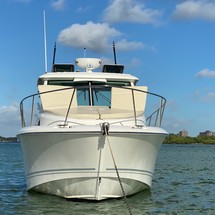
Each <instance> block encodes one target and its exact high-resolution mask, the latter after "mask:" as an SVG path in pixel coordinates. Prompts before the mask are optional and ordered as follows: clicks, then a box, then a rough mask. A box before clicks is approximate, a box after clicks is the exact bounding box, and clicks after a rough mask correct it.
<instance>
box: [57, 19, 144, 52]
mask: <svg viewBox="0 0 215 215" xmlns="http://www.w3.org/2000/svg"><path fill="white" fill-rule="evenodd" d="M121 35H122V33H121V32H119V31H118V30H116V29H115V28H112V27H110V26H109V25H108V24H107V23H93V22H91V21H90V22H87V23H86V24H84V25H81V24H74V25H72V26H70V27H69V28H66V29H64V30H62V31H61V32H60V34H59V35H58V42H60V43H61V44H63V45H66V46H72V47H75V48H87V49H89V50H92V51H96V52H106V51H107V50H109V49H110V48H109V47H110V44H111V43H112V41H113V40H114V39H115V37H119V36H121ZM116 46H117V50H132V49H133V50H134V49H139V48H143V47H144V44H143V43H141V42H134V41H132V42H129V41H127V40H125V39H122V40H118V42H116Z"/></svg>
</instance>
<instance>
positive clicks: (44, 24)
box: [43, 10, 48, 73]
mask: <svg viewBox="0 0 215 215" xmlns="http://www.w3.org/2000/svg"><path fill="white" fill-rule="evenodd" d="M43 28H44V29H43V30H44V52H45V53H44V54H45V72H46V73H47V71H48V68H47V47H46V12H45V10H44V11H43Z"/></svg>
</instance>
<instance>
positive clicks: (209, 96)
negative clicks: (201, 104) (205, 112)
mask: <svg viewBox="0 0 215 215" xmlns="http://www.w3.org/2000/svg"><path fill="white" fill-rule="evenodd" d="M205 99H206V100H207V101H215V93H213V92H208V94H207V96H206V97H205Z"/></svg>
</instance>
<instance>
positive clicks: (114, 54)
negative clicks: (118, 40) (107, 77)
mask: <svg viewBox="0 0 215 215" xmlns="http://www.w3.org/2000/svg"><path fill="white" fill-rule="evenodd" d="M113 56H114V63H115V64H117V62H116V48H115V43H114V41H113Z"/></svg>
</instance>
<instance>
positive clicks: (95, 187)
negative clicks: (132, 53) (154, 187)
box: [18, 58, 168, 200]
mask: <svg viewBox="0 0 215 215" xmlns="http://www.w3.org/2000/svg"><path fill="white" fill-rule="evenodd" d="M76 64H77V65H76V66H74V65H69V64H55V65H53V71H52V72H48V73H45V74H43V75H41V76H40V77H39V79H38V91H39V92H38V93H36V94H34V95H30V96H28V97H26V98H24V99H23V100H22V101H21V103H20V110H21V120H22V129H21V130H20V131H19V134H18V138H19V140H20V142H21V145H22V150H23V155H24V166H25V174H26V181H27V190H36V191H38V192H42V193H47V194H53V195H57V196H60V197H64V198H76V199H87V200H103V199H107V198H118V197H122V196H123V195H125V196H128V195H132V194H135V193H137V192H140V191H142V190H144V189H150V187H151V184H152V177H153V173H154V167H155V162H156V158H157V154H158V151H159V148H160V146H161V144H162V142H163V140H164V138H165V137H166V135H167V134H168V133H167V132H166V131H165V130H164V129H162V128H161V121H162V117H163V112H164V107H165V103H166V100H165V98H163V97H162V96H159V95H157V94H154V93H151V92H148V90H147V86H137V85H136V83H137V81H138V78H137V77H135V76H132V75H129V74H124V73H123V69H124V67H123V66H122V65H118V64H117V65H104V66H103V67H102V66H101V60H100V59H96V58H78V59H76ZM75 67H80V68H81V70H83V71H77V70H75ZM98 68H101V69H100V71H97V70H99V69H98ZM155 104H156V105H157V106H156V107H155V106H154V105H155Z"/></svg>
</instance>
